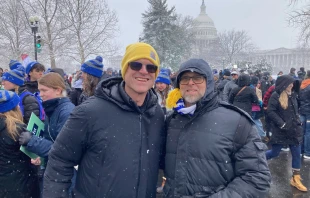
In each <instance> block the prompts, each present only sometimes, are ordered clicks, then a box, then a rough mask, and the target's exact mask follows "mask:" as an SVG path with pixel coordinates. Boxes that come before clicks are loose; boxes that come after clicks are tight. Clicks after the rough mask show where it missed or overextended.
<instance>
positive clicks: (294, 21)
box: [288, 0, 310, 43]
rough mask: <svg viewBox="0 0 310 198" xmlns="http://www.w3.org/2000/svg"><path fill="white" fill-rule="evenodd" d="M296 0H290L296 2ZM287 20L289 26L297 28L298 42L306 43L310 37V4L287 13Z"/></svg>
mask: <svg viewBox="0 0 310 198" xmlns="http://www.w3.org/2000/svg"><path fill="white" fill-rule="evenodd" d="M297 2H298V0H292V3H293V4H296V3H297ZM288 22H289V24H290V25H291V26H293V27H296V28H299V29H300V32H299V39H298V40H299V42H301V43H308V42H309V38H310V4H309V5H307V6H306V7H305V8H302V9H299V10H294V11H292V12H291V13H290V14H289V19H288Z"/></svg>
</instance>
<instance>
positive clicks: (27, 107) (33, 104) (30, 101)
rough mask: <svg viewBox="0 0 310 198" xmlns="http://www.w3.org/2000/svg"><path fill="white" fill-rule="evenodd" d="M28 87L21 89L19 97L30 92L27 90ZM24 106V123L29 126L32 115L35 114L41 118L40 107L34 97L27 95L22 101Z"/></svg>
mask: <svg viewBox="0 0 310 198" xmlns="http://www.w3.org/2000/svg"><path fill="white" fill-rule="evenodd" d="M25 88H26V87H19V90H18V92H19V94H18V95H19V96H20V95H21V94H22V93H23V92H24V91H28V90H26V89H25ZM12 91H13V90H12ZM22 104H23V106H24V116H23V118H24V123H25V124H28V122H29V119H30V116H31V113H34V114H35V115H36V116H38V117H40V105H39V104H38V101H37V100H36V99H35V97H34V96H31V95H26V96H25V97H24V99H23V101H22Z"/></svg>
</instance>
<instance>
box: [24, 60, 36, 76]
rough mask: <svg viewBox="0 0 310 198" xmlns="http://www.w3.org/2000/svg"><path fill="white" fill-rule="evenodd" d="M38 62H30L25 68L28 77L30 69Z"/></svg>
mask: <svg viewBox="0 0 310 198" xmlns="http://www.w3.org/2000/svg"><path fill="white" fill-rule="evenodd" d="M37 63H38V62H37V61H32V62H30V63H29V64H28V65H27V66H26V74H27V75H29V73H30V70H31V69H32V67H33V66H34V65H35V64H37Z"/></svg>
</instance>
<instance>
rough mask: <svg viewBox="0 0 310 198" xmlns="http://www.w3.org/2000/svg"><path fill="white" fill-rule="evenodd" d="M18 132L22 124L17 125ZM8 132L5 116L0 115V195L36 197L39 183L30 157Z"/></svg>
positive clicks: (15, 197)
mask: <svg viewBox="0 0 310 198" xmlns="http://www.w3.org/2000/svg"><path fill="white" fill-rule="evenodd" d="M18 126H19V127H18V128H17V129H18V133H19V134H20V133H21V132H22V131H23V127H25V126H24V125H18ZM19 148H20V145H19V144H18V137H17V141H14V140H13V139H12V138H11V136H10V135H9V134H8V131H7V129H6V124H5V118H3V117H0V197H6V198H31V197H32V198H38V197H40V196H39V188H38V186H39V183H38V179H37V175H36V170H35V168H34V167H33V166H32V165H31V163H30V158H29V157H28V156H27V155H25V154H24V153H23V152H21V151H20V150H19Z"/></svg>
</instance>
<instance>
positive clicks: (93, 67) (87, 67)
mask: <svg viewBox="0 0 310 198" xmlns="http://www.w3.org/2000/svg"><path fill="white" fill-rule="evenodd" d="M81 70H82V71H83V72H85V73H88V74H90V75H92V76H95V77H98V78H101V76H102V72H103V64H102V57H101V56H97V57H96V59H93V60H89V61H86V62H85V63H83V64H82V65H81Z"/></svg>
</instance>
